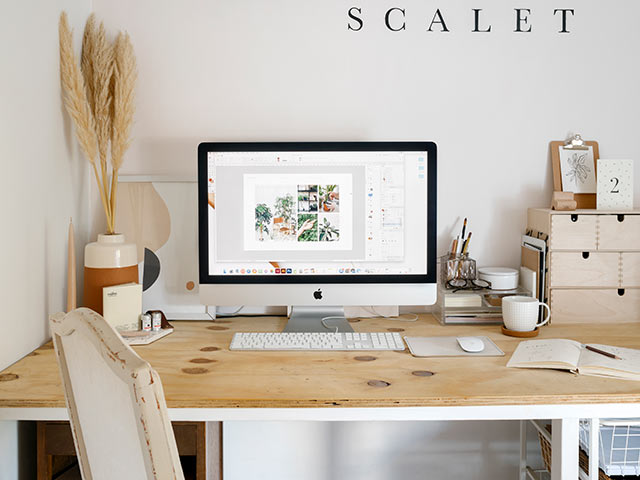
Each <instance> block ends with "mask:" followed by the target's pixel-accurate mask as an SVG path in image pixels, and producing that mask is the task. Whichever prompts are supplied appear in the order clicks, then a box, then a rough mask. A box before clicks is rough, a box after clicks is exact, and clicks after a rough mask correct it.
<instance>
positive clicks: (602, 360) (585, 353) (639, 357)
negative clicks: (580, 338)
mask: <svg viewBox="0 0 640 480" xmlns="http://www.w3.org/2000/svg"><path fill="white" fill-rule="evenodd" d="M589 345H591V346H592V347H595V348H597V349H599V350H603V351H605V352H608V353H613V354H614V355H617V356H618V357H620V360H617V359H615V358H609V357H606V356H604V355H600V354H599V353H595V352H592V351H590V350H587V349H583V350H582V354H581V356H580V361H579V363H578V371H579V372H580V373H599V374H602V375H613V376H620V377H638V378H640V350H635V349H632V348H622V347H613V346H611V345H599V344H596V343H590V344H589ZM625 374H626V375H625Z"/></svg>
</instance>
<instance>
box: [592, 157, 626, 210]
mask: <svg viewBox="0 0 640 480" xmlns="http://www.w3.org/2000/svg"><path fill="white" fill-rule="evenodd" d="M597 185H598V197H597V206H598V210H632V209H633V160H607V159H602V158H601V159H599V160H598V180H597Z"/></svg>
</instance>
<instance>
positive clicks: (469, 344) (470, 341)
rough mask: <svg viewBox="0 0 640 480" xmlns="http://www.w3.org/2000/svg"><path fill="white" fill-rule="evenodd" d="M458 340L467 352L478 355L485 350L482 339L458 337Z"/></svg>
mask: <svg viewBox="0 0 640 480" xmlns="http://www.w3.org/2000/svg"><path fill="white" fill-rule="evenodd" d="M456 340H458V345H460V348H462V349H463V350H464V351H465V352H469V353H478V352H481V351H483V350H484V342H483V341H482V338H480V337H456Z"/></svg>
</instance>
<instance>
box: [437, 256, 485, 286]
mask: <svg viewBox="0 0 640 480" xmlns="http://www.w3.org/2000/svg"><path fill="white" fill-rule="evenodd" d="M476 279H477V269H476V261H475V260H474V259H473V258H470V257H469V254H467V253H462V254H457V255H455V256H454V257H452V256H450V255H445V256H443V257H441V259H440V283H441V284H442V285H444V286H445V287H446V288H460V287H464V286H465V285H467V284H468V283H469V282H473V281H474V280H476Z"/></svg>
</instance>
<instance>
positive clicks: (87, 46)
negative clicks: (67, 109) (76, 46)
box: [80, 13, 96, 116]
mask: <svg viewBox="0 0 640 480" xmlns="http://www.w3.org/2000/svg"><path fill="white" fill-rule="evenodd" d="M95 34H96V16H95V15H94V14H93V13H92V14H91V15H89V18H88V19H87V24H86V25H85V27H84V35H83V36H82V54H81V56H80V66H81V68H82V75H83V77H84V79H85V87H86V91H87V100H89V106H90V107H91V113H93V115H94V116H95V114H96V109H95V105H94V103H93V55H94V53H93V44H94V42H95V40H94V36H95Z"/></svg>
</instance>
